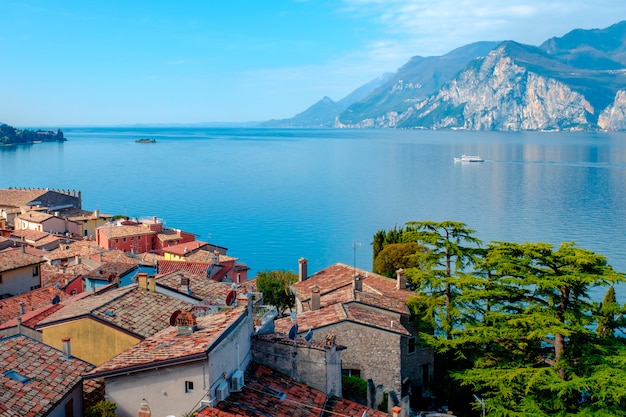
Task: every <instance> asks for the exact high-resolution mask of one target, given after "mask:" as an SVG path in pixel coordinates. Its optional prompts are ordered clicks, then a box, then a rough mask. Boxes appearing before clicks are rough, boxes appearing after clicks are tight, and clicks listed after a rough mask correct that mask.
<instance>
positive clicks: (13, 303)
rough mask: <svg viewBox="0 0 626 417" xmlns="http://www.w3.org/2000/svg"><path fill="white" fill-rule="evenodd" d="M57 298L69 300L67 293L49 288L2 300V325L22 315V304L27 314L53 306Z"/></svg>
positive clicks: (0, 315)
mask: <svg viewBox="0 0 626 417" xmlns="http://www.w3.org/2000/svg"><path fill="white" fill-rule="evenodd" d="M55 297H58V299H59V301H61V300H65V299H66V298H69V296H68V295H67V294H66V293H64V292H63V291H61V290H59V289H58V288H53V287H48V288H38V289H36V290H33V291H29V292H26V293H23V294H19V295H15V296H13V297H10V298H6V299H4V300H0V324H1V323H4V322H6V321H9V320H11V319H15V318H17V317H18V316H19V315H20V303H24V312H25V313H27V312H29V311H34V310H38V309H40V308H41V307H44V306H50V305H52V301H53V300H54V298H55Z"/></svg>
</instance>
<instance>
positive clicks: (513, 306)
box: [431, 242, 626, 416]
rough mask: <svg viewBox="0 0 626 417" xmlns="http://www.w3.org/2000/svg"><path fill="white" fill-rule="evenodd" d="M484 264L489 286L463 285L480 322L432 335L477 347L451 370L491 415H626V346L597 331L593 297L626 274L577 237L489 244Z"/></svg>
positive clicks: (449, 343) (455, 345) (445, 345)
mask: <svg viewBox="0 0 626 417" xmlns="http://www.w3.org/2000/svg"><path fill="white" fill-rule="evenodd" d="M481 268H482V272H483V274H482V280H483V284H482V285H480V284H478V282H474V284H478V285H471V286H468V287H466V288H464V291H463V298H464V300H465V301H467V302H466V304H464V305H465V306H470V307H471V308H472V311H467V315H468V316H469V315H472V316H473V317H474V320H471V321H466V322H464V323H463V325H461V326H458V327H456V328H455V329H454V330H453V331H452V334H453V337H452V338H451V339H443V338H439V339H438V340H431V342H433V344H434V345H435V346H436V347H437V348H439V349H442V350H446V349H449V350H452V351H455V352H458V351H464V352H471V356H472V357H471V363H472V366H471V367H470V368H468V369H465V370H462V371H459V372H457V373H456V374H455V377H456V378H457V379H458V380H459V381H460V382H461V383H462V384H463V385H465V386H469V387H471V388H472V389H473V390H474V391H475V392H476V393H478V394H480V395H481V396H482V397H483V398H484V399H485V402H486V405H487V410H488V411H489V415H490V416H531V415H532V416H552V415H563V416H565V415H580V416H583V415H585V416H587V415H588V416H592V415H594V416H596V415H607V416H608V415H626V386H625V385H624V383H623V381H624V380H626V356H624V354H625V353H626V345H625V344H624V341H623V340H621V339H619V338H616V337H601V336H599V335H598V334H597V333H596V332H595V331H594V323H597V322H598V319H599V318H600V317H601V316H599V315H598V314H597V312H598V311H599V309H598V306H597V305H596V304H594V303H593V301H592V300H591V298H590V296H589V294H590V292H591V291H592V290H597V289H599V288H601V287H602V286H606V285H610V284H614V283H617V282H621V281H623V279H624V277H623V275H622V274H620V273H617V272H615V271H614V270H613V269H612V268H611V267H610V266H609V265H608V264H607V260H606V258H604V257H603V256H602V255H599V254H595V253H593V252H591V251H588V250H585V249H581V248H578V247H576V246H575V245H574V244H572V243H563V244H561V245H560V247H559V248H558V249H555V248H554V247H553V246H552V245H549V244H546V243H525V244H517V243H506V242H499V243H493V244H491V245H490V246H489V248H488V249H487V250H486V252H485V254H484V257H483V259H482V262H481ZM478 300H481V302H478ZM610 304H612V301H611V302H610ZM615 313H616V310H615V306H614V305H612V310H611V311H610V312H607V313H606V314H605V317H606V316H608V315H609V314H615ZM609 327H611V326H609ZM613 327H614V326H613ZM604 333H605V336H606V332H604Z"/></svg>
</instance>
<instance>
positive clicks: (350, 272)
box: [291, 263, 413, 303]
mask: <svg viewBox="0 0 626 417" xmlns="http://www.w3.org/2000/svg"><path fill="white" fill-rule="evenodd" d="M355 274H356V275H359V276H360V277H361V281H362V284H363V292H371V293H374V294H381V295H386V296H387V297H392V298H395V299H397V300H400V301H402V302H405V303H406V301H407V300H408V299H409V298H410V297H411V295H413V292H412V291H411V290H409V289H404V290H399V289H396V280H395V279H392V278H387V277H385V276H382V275H378V274H374V273H373V272H369V271H365V270H363V269H359V268H354V267H352V266H349V265H345V264H342V263H336V264H334V265H331V266H329V267H328V268H325V269H323V270H321V271H319V272H317V273H315V274H313V275H311V276H310V277H309V278H307V279H306V280H304V281H302V282H296V283H295V284H293V285H292V287H291V288H292V289H293V290H294V292H295V294H296V296H297V297H298V298H299V299H300V300H302V301H304V300H308V299H309V298H310V297H311V292H312V291H311V288H313V287H314V286H316V285H317V286H318V287H320V288H321V291H320V293H321V294H322V295H324V294H326V293H329V292H331V291H335V290H338V289H340V288H343V287H346V286H352V282H353V278H354V275H355Z"/></svg>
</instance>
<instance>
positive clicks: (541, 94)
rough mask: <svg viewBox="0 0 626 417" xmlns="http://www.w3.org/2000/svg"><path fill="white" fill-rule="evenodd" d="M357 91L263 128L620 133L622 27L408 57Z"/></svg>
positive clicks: (624, 113)
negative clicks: (533, 42)
mask: <svg viewBox="0 0 626 417" xmlns="http://www.w3.org/2000/svg"><path fill="white" fill-rule="evenodd" d="M367 85H368V87H367V88H364V87H365V86H363V87H361V89H362V90H361V93H363V92H366V91H369V93H368V94H367V95H365V96H364V97H362V98H360V99H357V100H355V96H352V98H351V99H350V100H348V101H344V102H343V103H342V105H338V104H337V103H340V102H341V100H340V101H339V102H333V101H332V100H330V99H328V98H327V97H326V98H324V99H322V100H320V101H319V102H318V103H316V104H314V105H313V106H311V107H310V108H309V109H307V110H305V111H304V112H302V113H299V114H298V115H296V116H295V117H294V118H292V119H284V120H281V121H272V122H273V123H274V124H273V127H289V125H290V123H291V124H292V125H293V124H294V122H295V121H297V125H298V127H335V128H408V129H411V128H419V129H467V130H502V131H515V130H626V21H622V22H618V23H616V24H614V25H611V26H609V27H607V28H604V29H574V30H572V31H570V32H568V33H567V34H565V35H563V36H561V37H553V38H550V39H547V40H546V41H544V42H543V43H542V44H540V45H539V46H532V45H526V44H522V43H518V42H515V41H512V40H508V41H502V42H487V41H485V42H476V43H472V44H468V45H465V46H462V47H460V48H457V49H455V50H453V51H451V52H449V53H447V54H445V55H442V56H438V57H421V56H414V57H412V58H411V59H409V61H408V62H407V63H406V64H404V65H403V66H402V67H400V68H399V69H398V70H397V71H396V72H394V73H393V74H392V75H390V76H389V77H388V78H387V79H386V80H385V81H384V82H381V83H380V84H379V85H378V86H375V84H372V83H368V84H367ZM357 90H359V89H357ZM355 91H356V90H355ZM344 106H345V107H344ZM342 107H343V108H342ZM313 120H314V121H315V124H313V123H311V121H313ZM331 120H332V123H331Z"/></svg>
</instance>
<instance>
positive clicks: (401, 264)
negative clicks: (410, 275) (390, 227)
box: [373, 242, 424, 278]
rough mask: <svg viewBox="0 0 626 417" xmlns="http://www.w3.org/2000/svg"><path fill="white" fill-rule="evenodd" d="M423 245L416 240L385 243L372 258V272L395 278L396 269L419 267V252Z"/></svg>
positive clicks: (422, 250)
mask: <svg viewBox="0 0 626 417" xmlns="http://www.w3.org/2000/svg"><path fill="white" fill-rule="evenodd" d="M422 252H424V247H422V246H420V245H419V244H418V243H416V242H405V243H392V244H389V245H386V246H385V247H384V248H383V249H382V250H381V251H380V252H378V255H377V256H376V259H374V269H373V272H375V273H377V274H381V275H384V276H386V277H390V278H395V277H396V271H397V270H398V269H407V268H419V267H420V265H419V259H418V258H419V254H420V253H422Z"/></svg>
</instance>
